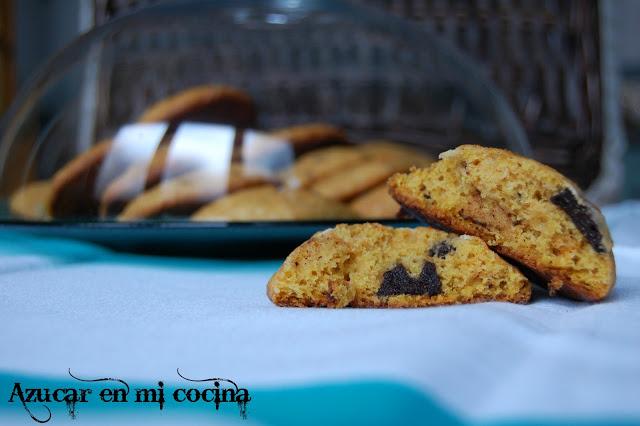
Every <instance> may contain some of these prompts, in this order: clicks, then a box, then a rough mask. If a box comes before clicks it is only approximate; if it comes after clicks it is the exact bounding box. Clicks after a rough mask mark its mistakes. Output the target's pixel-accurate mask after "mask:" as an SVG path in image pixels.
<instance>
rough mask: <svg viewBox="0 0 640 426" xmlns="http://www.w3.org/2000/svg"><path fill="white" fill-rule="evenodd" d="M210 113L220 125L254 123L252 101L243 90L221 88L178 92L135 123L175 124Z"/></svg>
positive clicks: (208, 87)
mask: <svg viewBox="0 0 640 426" xmlns="http://www.w3.org/2000/svg"><path fill="white" fill-rule="evenodd" d="M207 109H212V110H213V112H212V115H213V116H215V117H216V121H219V122H221V123H229V124H235V125H237V126H240V127H247V126H250V125H252V124H254V122H255V116H256V113H255V107H254V104H253V100H252V99H251V97H250V96H249V95H248V94H247V93H245V92H244V91H242V90H239V89H236V88H234V87H230V86H224V85H202V86H196V87H192V88H190V89H186V90H183V91H180V92H178V93H176V94H174V95H172V96H169V97H168V98H165V99H163V100H161V101H159V102H156V103H155V104H153V105H152V106H151V107H149V108H148V109H147V110H146V111H145V112H144V113H142V115H141V116H140V118H139V119H138V122H140V123H153V122H160V121H169V122H175V121H180V120H182V119H184V118H188V117H189V115H191V114H192V113H193V112H194V111H202V110H207Z"/></svg>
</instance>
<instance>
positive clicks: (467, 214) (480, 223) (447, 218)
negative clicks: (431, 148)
mask: <svg viewBox="0 0 640 426" xmlns="http://www.w3.org/2000/svg"><path fill="white" fill-rule="evenodd" d="M389 186H390V191H391V194H392V196H393V197H394V198H395V200H396V201H398V202H399V203H400V204H401V205H402V206H403V207H404V208H405V209H406V210H407V211H409V212H412V214H414V215H415V216H416V217H418V218H422V219H424V220H426V221H427V222H431V223H433V224H436V225H440V226H443V227H444V228H446V229H450V230H453V231H455V232H458V233H464V234H469V235H475V236H477V237H479V238H481V239H483V240H484V241H486V243H487V244H488V245H489V246H490V247H491V248H493V249H494V250H496V251H497V252H498V253H500V254H502V255H504V256H506V257H509V258H511V259H513V260H515V261H517V262H519V263H521V264H522V265H524V266H526V267H528V268H530V269H531V270H533V271H534V272H536V273H537V274H538V275H539V276H540V277H542V278H543V279H544V280H545V281H546V282H548V288H549V291H550V293H551V294H554V293H557V292H559V293H560V294H563V295H566V296H569V297H572V298H576V299H580V300H587V301H597V300H602V299H604V298H605V297H606V296H607V295H608V294H609V292H610V291H611V289H612V287H613V286H614V283H615V263H614V258H613V253H612V245H613V244H612V241H611V237H610V236H609V230H608V228H607V225H606V223H605V220H604V218H603V217H602V214H601V213H600V211H599V210H598V208H597V207H595V206H594V205H593V204H591V203H590V202H589V201H588V200H587V199H586V198H585V197H584V194H583V193H582V192H581V191H580V190H579V189H578V188H577V186H576V185H575V184H574V183H573V182H572V181H570V180H569V179H567V178H566V177H564V176H563V175H561V174H560V173H558V172H557V171H555V170H554V169H552V168H550V167H547V166H545V165H543V164H540V163H538V162H537V161H534V160H531V159H527V158H523V157H520V156H518V155H515V154H513V153H511V152H509V151H506V150H502V149H496V148H484V147H480V146H474V145H464V146H460V147H458V148H456V149H454V150H451V151H447V152H444V153H442V154H440V161H438V162H436V163H434V164H432V165H431V166H429V167H427V168H424V169H414V170H412V171H410V172H408V173H401V174H396V175H394V176H393V177H392V178H391V179H390V180H389Z"/></svg>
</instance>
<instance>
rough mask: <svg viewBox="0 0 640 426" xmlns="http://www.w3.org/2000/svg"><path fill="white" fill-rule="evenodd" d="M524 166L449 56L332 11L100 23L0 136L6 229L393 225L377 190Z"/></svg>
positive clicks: (393, 26) (195, 4) (204, 9)
mask: <svg viewBox="0 0 640 426" xmlns="http://www.w3.org/2000/svg"><path fill="white" fill-rule="evenodd" d="M465 143H474V144H482V145H492V146H504V147H507V148H510V149H511V150H514V151H516V152H520V153H523V154H525V155H526V154H528V153H529V151H528V150H529V148H528V143H527V140H526V136H525V134H524V132H523V130H522V128H521V127H520V125H519V123H518V121H517V119H516V118H515V116H514V114H513V113H512V111H511V110H510V108H509V107H508V105H507V103H506V102H505V100H504V99H503V97H502V96H501V95H500V93H499V92H498V91H497V89H496V88H495V87H494V86H493V84H492V83H491V82H490V81H489V80H488V78H487V77H486V76H485V75H484V74H483V72H482V71H481V70H480V68H479V67H478V66H476V65H475V64H473V63H472V62H470V60H469V59H468V58H466V57H464V56H463V55H462V54H461V53H460V52H459V51H457V50H456V49H455V48H453V47H452V46H451V45H449V44H447V43H446V42H444V41H443V40H441V39H439V38H438V37H437V36H436V35H434V34H431V33H429V32H427V31H426V30H424V29H421V28H419V27H417V26H415V25H414V24H411V23H409V22H406V21H404V20H401V19H399V18H395V17H392V16H389V15H387V14H385V13H382V12H378V11H376V10H372V9H370V8H368V7H363V6H356V5H352V4H349V3H343V2H339V1H304V2H303V1H300V0H273V1H268V0H267V1H263V0H259V1H258V0H256V1H251V0H233V1H224V0H221V1H186V2H181V3H179V4H172V5H159V6H155V7H150V8H147V9H143V10H141V11H139V12H136V13H133V14H131V15H127V16H124V17H121V18H117V19H114V20H113V21H111V22H109V23H108V24H106V25H104V26H100V27H97V28H95V29H93V30H91V31H89V32H88V33H86V34H84V35H82V36H81V37H79V38H78V39H77V40H75V41H74V42H73V43H72V44H70V45H69V46H67V47H66V48H65V49H64V50H62V51H61V52H60V53H59V54H58V55H56V56H55V57H54V58H53V59H51V60H50V61H49V62H48V64H47V65H46V66H45V67H44V68H42V69H41V70H40V72H39V73H38V74H37V75H36V76H34V78H33V79H32V80H31V82H30V84H29V85H28V87H27V88H26V89H25V90H24V91H23V92H22V93H21V94H20V95H19V96H18V98H17V99H16V101H15V102H14V104H13V105H12V107H11V109H10V110H9V112H8V113H7V115H6V116H5V119H4V121H3V123H2V126H1V129H0V185H1V187H2V197H3V204H2V210H1V214H2V217H3V219H4V220H5V221H13V220H19V221H31V222H33V221H46V222H59V221H66V222H68V221H72V222H74V221H75V222H78V221H83V222H84V221H125V222H128V221H145V220H153V221H205V222H212V221H213V222H225V223H233V222H248V221H249V222H259V221H337V220H341V221H342V220H356V221H358V220H370V219H393V218H395V217H396V215H397V213H398V206H397V205H396V204H395V202H394V201H393V200H392V199H391V198H390V196H389V195H388V194H387V192H386V189H385V181H386V179H387V178H388V177H389V176H390V175H391V174H392V173H395V172H399V171H403V170H406V169H408V168H410V167H411V166H423V165H427V164H428V163H429V162H430V161H432V160H433V159H434V158H435V157H436V156H437V154H438V153H439V152H442V151H444V150H447V149H450V148H452V147H455V146H457V145H460V144H465Z"/></svg>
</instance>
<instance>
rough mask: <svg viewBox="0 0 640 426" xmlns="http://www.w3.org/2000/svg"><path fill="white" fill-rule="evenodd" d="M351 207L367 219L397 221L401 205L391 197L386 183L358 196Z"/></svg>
mask: <svg viewBox="0 0 640 426" xmlns="http://www.w3.org/2000/svg"><path fill="white" fill-rule="evenodd" d="M349 205H350V206H351V208H352V209H353V210H354V211H355V212H356V213H358V215H359V216H360V217H362V218H365V219H395V218H396V216H397V214H398V210H399V209H400V204H398V203H397V202H396V200H394V199H393V197H391V195H389V190H388V189H387V185H386V183H383V184H381V185H378V186H376V187H375V188H373V189H371V190H369V191H367V192H365V193H364V194H362V195H360V196H358V197H357V198H355V199H354V200H353V201H351V203H350V204H349Z"/></svg>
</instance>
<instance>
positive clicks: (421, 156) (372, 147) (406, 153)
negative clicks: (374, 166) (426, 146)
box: [358, 140, 435, 172]
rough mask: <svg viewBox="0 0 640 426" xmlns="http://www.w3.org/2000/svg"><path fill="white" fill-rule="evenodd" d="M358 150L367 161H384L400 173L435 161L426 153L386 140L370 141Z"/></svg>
mask: <svg viewBox="0 0 640 426" xmlns="http://www.w3.org/2000/svg"><path fill="white" fill-rule="evenodd" d="M358 150H359V151H360V152H361V153H362V154H363V155H364V157H365V158H366V159H368V160H378V161H384V162H386V163H387V164H389V165H390V166H391V167H393V169H394V170H396V171H398V172H401V171H404V170H409V169H410V168H411V167H414V166H415V167H424V166H427V165H429V164H431V163H433V162H434V161H435V160H434V158H433V157H431V156H430V155H428V154H427V153H425V152H423V151H420V150H418V149H415V148H412V147H410V146H407V145H405V144H401V143H395V142H391V141H386V140H371V141H368V142H366V143H364V144H362V145H359V146H358Z"/></svg>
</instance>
